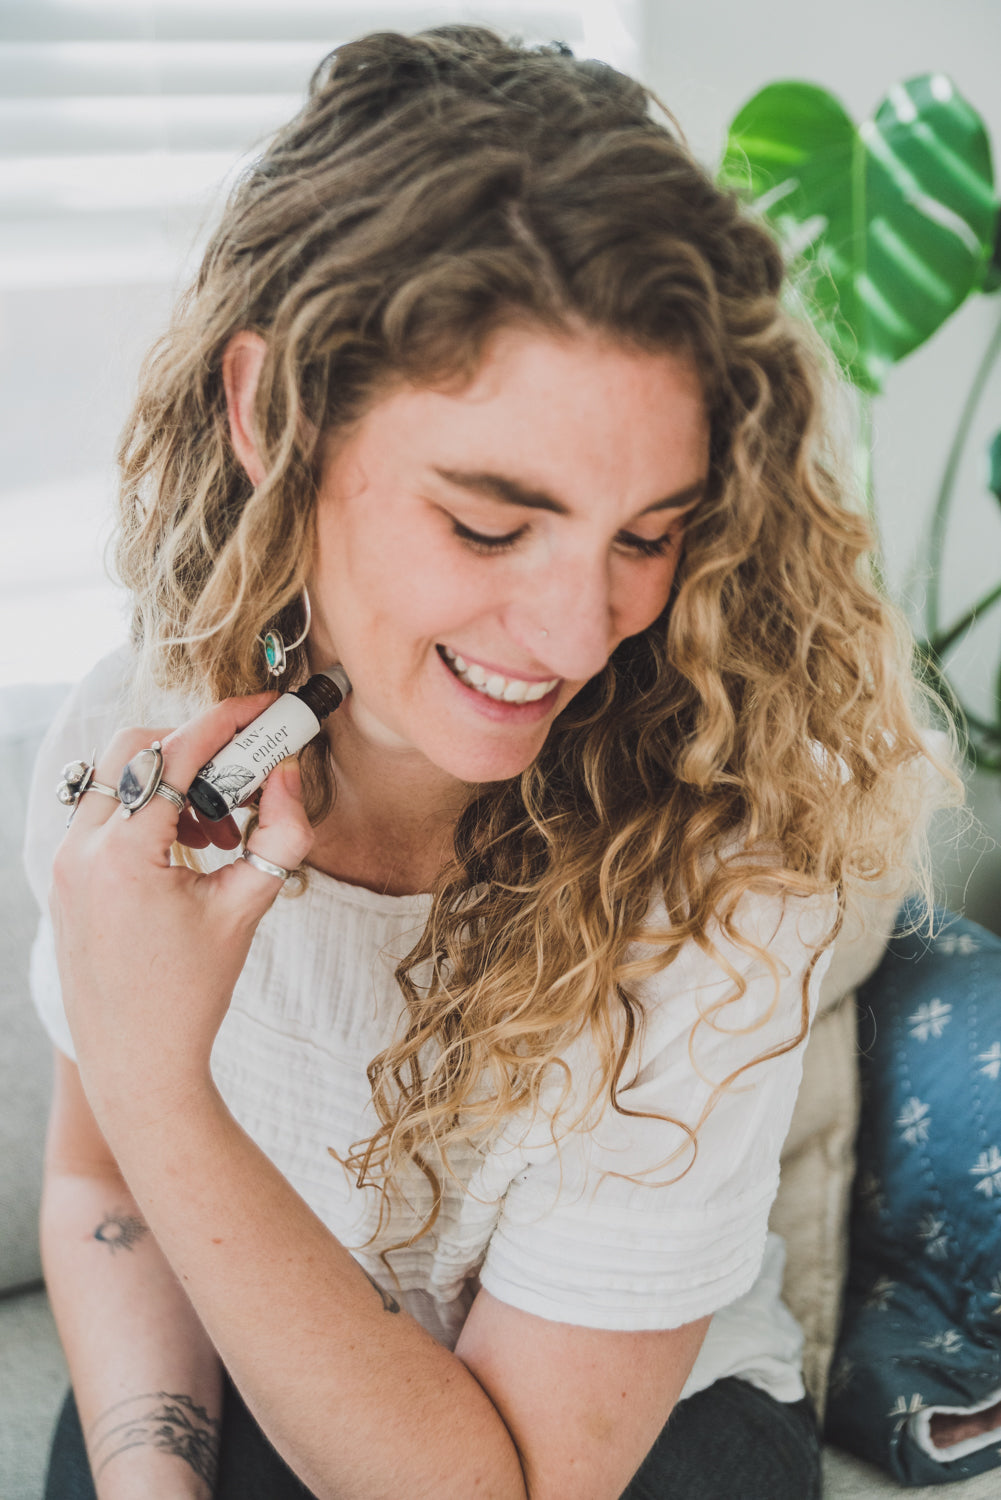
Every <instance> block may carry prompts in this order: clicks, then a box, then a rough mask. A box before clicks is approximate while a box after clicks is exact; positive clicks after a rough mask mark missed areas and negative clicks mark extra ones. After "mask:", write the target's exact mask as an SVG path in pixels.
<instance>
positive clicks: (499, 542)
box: [449, 516, 525, 553]
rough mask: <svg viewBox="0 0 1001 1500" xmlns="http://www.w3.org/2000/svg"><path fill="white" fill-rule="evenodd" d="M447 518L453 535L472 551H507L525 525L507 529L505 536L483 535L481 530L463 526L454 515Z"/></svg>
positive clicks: (517, 538) (522, 533) (520, 534)
mask: <svg viewBox="0 0 1001 1500" xmlns="http://www.w3.org/2000/svg"><path fill="white" fill-rule="evenodd" d="M449 519H450V520H451V523H452V530H453V532H454V533H455V535H456V536H457V537H458V538H459V540H460V541H461V542H465V544H466V546H467V547H469V548H471V550H472V551H473V552H480V553H490V552H507V551H508V550H509V548H511V547H513V546H514V544H515V543H516V542H517V541H518V540H519V539H520V538H521V537H522V536H523V535H524V532H525V527H524V526H519V527H518V530H517V531H509V532H508V533H507V534H506V535H505V536H489V535H488V536H484V534H483V532H481V531H472V530H471V529H470V528H469V527H468V526H463V524H462V522H461V521H457V520H456V519H455V517H454V516H451V517H449Z"/></svg>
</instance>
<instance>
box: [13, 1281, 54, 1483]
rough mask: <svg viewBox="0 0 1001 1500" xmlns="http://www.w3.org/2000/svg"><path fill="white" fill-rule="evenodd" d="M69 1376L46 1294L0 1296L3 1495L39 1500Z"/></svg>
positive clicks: (37, 1292)
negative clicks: (50, 1446)
mask: <svg viewBox="0 0 1001 1500" xmlns="http://www.w3.org/2000/svg"><path fill="white" fill-rule="evenodd" d="M68 1385H69V1374H68V1372H67V1369H66V1360H65V1359H64V1357H63V1351H62V1347H61V1345H60V1343H59V1335H58V1334H57V1333H56V1325H55V1323H54V1322H53V1319H52V1313H51V1312H50V1310H49V1303H48V1298H47V1297H46V1295H45V1293H44V1292H43V1291H41V1290H38V1291H33V1292H21V1293H16V1294H15V1295H14V1296H10V1297H0V1413H2V1419H0V1482H2V1485H3V1488H2V1491H0V1493H2V1495H3V1500H38V1497H39V1495H40V1494H41V1493H42V1482H43V1480H44V1477H45V1465H46V1461H47V1457H48V1452H49V1440H50V1438H51V1436H52V1428H53V1426H54V1424H55V1420H56V1414H57V1412H58V1411H59V1408H60V1406H61V1405H62V1401H63V1397H64V1396H65V1394H66V1388H67V1386H68Z"/></svg>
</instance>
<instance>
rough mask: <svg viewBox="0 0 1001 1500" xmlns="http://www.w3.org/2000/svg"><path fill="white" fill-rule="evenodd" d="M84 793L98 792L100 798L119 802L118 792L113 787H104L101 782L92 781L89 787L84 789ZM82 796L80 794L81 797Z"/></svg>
mask: <svg viewBox="0 0 1001 1500" xmlns="http://www.w3.org/2000/svg"><path fill="white" fill-rule="evenodd" d="M84 791H86V792H100V794H101V796H102V797H112V798H113V799H114V801H115V802H118V801H119V796H118V792H117V791H116V789H115V788H114V787H113V786H105V784H104V782H103V781H92V782H91V783H90V785H89V786H87V787H84ZM82 795H83V794H82V793H81V796H82Z"/></svg>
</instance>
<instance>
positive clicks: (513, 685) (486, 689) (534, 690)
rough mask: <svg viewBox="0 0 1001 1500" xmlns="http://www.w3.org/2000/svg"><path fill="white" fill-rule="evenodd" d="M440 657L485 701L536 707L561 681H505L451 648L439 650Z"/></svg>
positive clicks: (509, 678) (507, 679) (555, 679)
mask: <svg viewBox="0 0 1001 1500" xmlns="http://www.w3.org/2000/svg"><path fill="white" fill-rule="evenodd" d="M438 654H439V656H441V658H442V660H443V661H444V662H445V664H446V666H447V667H448V668H449V671H451V672H452V673H453V674H454V675H455V676H456V677H458V679H459V681H460V682H462V683H465V685H466V687H470V688H473V690H474V691H475V692H477V693H482V694H483V696H484V697H485V698H492V699H493V701H494V702H495V703H536V702H538V700H539V699H540V698H545V697H546V696H547V695H548V694H549V693H551V692H552V691H553V689H554V688H557V687H558V686H559V684H560V680H561V679H560V678H559V677H550V678H547V679H546V680H545V681H544V682H538V681H529V680H528V679H527V678H524V677H505V676H502V675H501V673H499V672H489V671H487V669H486V668H485V667H481V666H480V665H479V664H478V663H477V662H467V661H466V660H465V658H464V657H462V656H460V655H459V653H458V652H457V651H453V650H452V648H451V647H450V646H439V647H438Z"/></svg>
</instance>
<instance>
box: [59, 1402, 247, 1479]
mask: <svg viewBox="0 0 1001 1500" xmlns="http://www.w3.org/2000/svg"><path fill="white" fill-rule="evenodd" d="M219 1428H220V1424H219V1422H218V1421H217V1420H216V1419H215V1418H214V1417H210V1416H209V1414H208V1412H207V1411H206V1410H205V1408H204V1407H203V1406H196V1405H195V1403H194V1402H193V1401H192V1399H191V1397H190V1396H179V1395H175V1394H173V1393H172V1392H169V1391H154V1392H152V1393H151V1394H149V1395H146V1396H134V1397H132V1398H130V1399H129V1400H128V1401H121V1402H119V1403H118V1405H117V1406H112V1407H110V1408H109V1410H108V1411H106V1412H105V1413H104V1414H103V1416H100V1417H98V1419H97V1421H96V1422H95V1423H94V1425H93V1427H92V1428H91V1430H90V1433H89V1437H88V1446H89V1448H90V1460H91V1465H92V1467H93V1470H94V1478H95V1479H98V1478H100V1475H101V1473H102V1471H103V1470H104V1469H105V1468H107V1466H108V1464H110V1463H111V1461H112V1459H114V1458H117V1457H118V1456H119V1454H120V1453H125V1452H127V1450H128V1449H130V1448H154V1449H156V1450H157V1451H159V1452H160V1453H165V1454H169V1455H171V1456H173V1457H175V1458H180V1459H182V1460H183V1462H184V1463H186V1464H188V1466H189V1467H190V1468H192V1469H193V1470H194V1471H195V1473H196V1474H197V1475H198V1477H199V1478H200V1479H202V1480H204V1481H205V1484H206V1485H207V1486H208V1490H209V1493H210V1494H212V1493H213V1492H214V1490H215V1482H216V1471H217V1468H218V1463H219Z"/></svg>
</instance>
